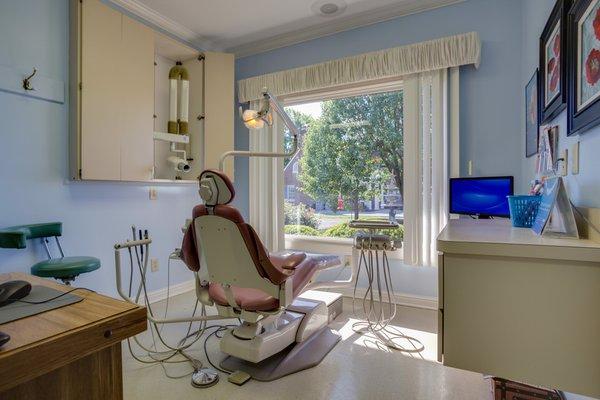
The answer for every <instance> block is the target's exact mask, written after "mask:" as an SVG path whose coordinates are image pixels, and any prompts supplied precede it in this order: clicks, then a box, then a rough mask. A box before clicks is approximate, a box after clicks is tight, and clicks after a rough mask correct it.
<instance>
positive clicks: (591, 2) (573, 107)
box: [567, 0, 600, 135]
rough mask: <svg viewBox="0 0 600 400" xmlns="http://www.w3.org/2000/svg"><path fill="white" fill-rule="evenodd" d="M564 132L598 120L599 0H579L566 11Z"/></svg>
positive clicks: (578, 130) (581, 129) (587, 126)
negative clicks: (565, 111) (567, 74)
mask: <svg viewBox="0 0 600 400" xmlns="http://www.w3.org/2000/svg"><path fill="white" fill-rule="evenodd" d="M568 34H569V47H570V49H571V51H570V53H569V62H568V68H569V76H568V79H569V111H568V117H567V118H568V135H574V134H579V133H582V132H584V131H585V130H587V129H590V128H592V127H593V126H595V125H597V124H598V123H600V102H599V101H598V100H600V0H579V1H578V2H577V3H575V5H574V6H573V8H572V9H571V11H570V12H569V15H568Z"/></svg>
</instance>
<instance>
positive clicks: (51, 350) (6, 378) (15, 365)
mask: <svg viewBox="0 0 600 400" xmlns="http://www.w3.org/2000/svg"><path fill="white" fill-rule="evenodd" d="M146 327H147V320H146V309H145V308H137V309H134V310H132V311H128V312H125V313H123V314H120V315H119V316H117V317H115V318H110V319H108V320H105V321H100V322H98V323H95V324H91V325H87V326H84V327H82V328H80V329H75V330H72V331H68V332H66V333H64V334H60V335H58V336H55V337H50V338H48V339H46V340H43V341H41V342H39V343H34V344H32V345H30V346H28V347H26V348H24V349H20V350H18V351H15V354H14V355H13V356H11V357H7V358H6V359H5V360H4V362H2V363H0V376H2V385H0V392H2V391H4V390H6V389H9V388H11V387H13V386H16V385H18V384H20V383H23V382H25V381H28V380H31V379H33V378H35V377H38V376H41V375H44V374H46V373H48V372H50V371H53V370H55V369H57V368H60V367H62V366H64V365H66V364H69V363H71V362H73V361H75V360H77V359H79V358H81V357H85V356H87V355H89V354H92V353H94V352H96V351H98V350H100V349H103V348H105V347H108V346H112V345H114V344H116V343H119V342H121V341H122V340H124V339H126V338H128V337H131V336H133V335H136V334H138V333H141V332H143V331H145V330H146ZM40 355H43V356H40ZM32 365H35V368H33V369H32Z"/></svg>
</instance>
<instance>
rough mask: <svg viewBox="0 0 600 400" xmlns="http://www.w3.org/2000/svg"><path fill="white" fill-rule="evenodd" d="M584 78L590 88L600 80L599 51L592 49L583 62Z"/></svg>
mask: <svg viewBox="0 0 600 400" xmlns="http://www.w3.org/2000/svg"><path fill="white" fill-rule="evenodd" d="M585 78H586V79H587V81H588V83H589V84H590V85H592V86H593V85H595V84H596V82H598V80H599V79H600V51H598V50H597V49H592V51H590V54H588V56H587V59H586V60H585Z"/></svg>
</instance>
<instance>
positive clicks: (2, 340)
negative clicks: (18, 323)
mask: <svg viewBox="0 0 600 400" xmlns="http://www.w3.org/2000/svg"><path fill="white" fill-rule="evenodd" d="M9 340H10V336H9V335H8V334H6V333H4V332H0V347H2V346H4V345H5V344H6V343H8V341H9Z"/></svg>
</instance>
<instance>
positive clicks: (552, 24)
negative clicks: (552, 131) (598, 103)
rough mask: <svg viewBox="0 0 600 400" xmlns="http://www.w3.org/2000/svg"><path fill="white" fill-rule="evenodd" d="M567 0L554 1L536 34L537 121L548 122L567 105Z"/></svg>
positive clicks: (568, 4) (569, 4)
mask: <svg viewBox="0 0 600 400" xmlns="http://www.w3.org/2000/svg"><path fill="white" fill-rule="evenodd" d="M570 6H571V0H557V1H556V3H555V4H554V8H553V9H552V13H550V17H549V18H548V21H547V22H546V26H545V27H544V30H543V32H542V36H541V37H540V66H539V95H540V96H539V101H540V103H541V111H540V121H541V123H544V124H545V123H548V122H549V121H551V120H552V119H554V118H555V117H556V116H557V115H558V114H560V112H561V111H563V110H564V109H565V107H566V106H567V83H566V81H567V57H566V56H565V50H566V48H567V46H566V44H567V15H568V11H569V7H570Z"/></svg>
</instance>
